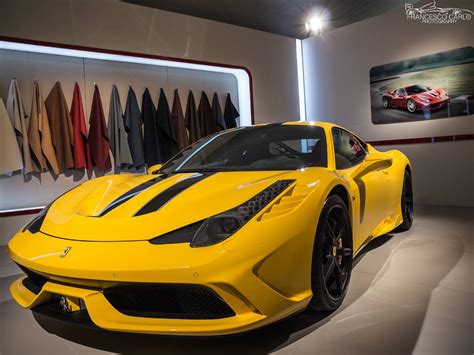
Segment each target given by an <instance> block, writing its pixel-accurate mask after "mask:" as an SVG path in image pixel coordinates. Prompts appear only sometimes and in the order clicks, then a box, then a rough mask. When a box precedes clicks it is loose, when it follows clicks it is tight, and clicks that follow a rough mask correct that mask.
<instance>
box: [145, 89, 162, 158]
mask: <svg viewBox="0 0 474 355" xmlns="http://www.w3.org/2000/svg"><path fill="white" fill-rule="evenodd" d="M142 121H143V147H144V148H143V149H144V151H145V162H146V164H147V165H148V166H149V167H150V166H153V165H156V164H159V163H161V162H162V161H163V160H162V158H161V152H160V150H161V149H160V145H159V141H158V127H157V124H156V109H155V105H154V104H153V100H152V99H151V95H150V91H149V90H148V89H147V88H145V92H144V93H143V99H142Z"/></svg>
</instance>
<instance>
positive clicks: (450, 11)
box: [405, 1, 473, 24]
mask: <svg viewBox="0 0 474 355" xmlns="http://www.w3.org/2000/svg"><path fill="white" fill-rule="evenodd" d="M405 12H406V15H407V20H413V21H421V22H422V23H426V24H450V23H457V22H461V21H470V20H471V18H472V14H473V12H472V11H471V10H467V9H461V8H459V7H438V6H436V1H433V2H430V3H429V4H426V5H423V6H420V7H414V6H413V4H405Z"/></svg>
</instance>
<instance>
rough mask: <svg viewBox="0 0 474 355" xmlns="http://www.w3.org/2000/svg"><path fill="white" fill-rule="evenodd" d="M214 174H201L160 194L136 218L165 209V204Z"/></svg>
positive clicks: (136, 214)
mask: <svg viewBox="0 0 474 355" xmlns="http://www.w3.org/2000/svg"><path fill="white" fill-rule="evenodd" d="M212 174H213V173H206V174H200V175H197V176H194V177H190V178H187V179H185V180H181V181H180V182H177V183H176V184H174V185H173V186H170V187H168V188H167V189H166V190H165V191H163V192H161V193H159V194H158V195H156V196H155V197H153V198H152V199H151V200H150V201H148V203H147V204H145V205H144V206H143V207H142V208H141V209H140V210H139V211H138V212H137V213H135V216H141V215H144V214H147V213H151V212H155V211H157V210H159V209H160V208H161V207H163V205H164V204H165V203H167V202H168V201H170V200H171V199H172V198H173V197H175V196H176V195H178V194H179V193H181V192H183V191H184V190H186V189H187V188H189V187H191V186H193V185H194V184H196V183H198V182H199V181H201V180H204V179H205V178H207V177H209V176H211V175H212Z"/></svg>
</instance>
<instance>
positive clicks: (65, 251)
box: [59, 247, 72, 258]
mask: <svg viewBox="0 0 474 355" xmlns="http://www.w3.org/2000/svg"><path fill="white" fill-rule="evenodd" d="M71 249H72V247H66V249H64V250H63V252H62V253H61V254H60V255H59V256H60V257H61V258H64V257H66V255H67V253H69V250H71Z"/></svg>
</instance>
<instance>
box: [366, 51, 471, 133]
mask: <svg viewBox="0 0 474 355" xmlns="http://www.w3.org/2000/svg"><path fill="white" fill-rule="evenodd" d="M370 99H371V110H372V122H373V123H374V124H385V123H402V122H412V121H423V120H432V119H437V118H449V117H455V116H465V115H470V114H471V113H472V111H473V110H474V47H463V48H458V49H453V50H450V51H445V52H441V53H435V54H430V55H425V56H422V57H418V58H413V59H406V60H402V61H399V62H395V63H390V64H384V65H379V66H376V67H373V68H371V70H370Z"/></svg>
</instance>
